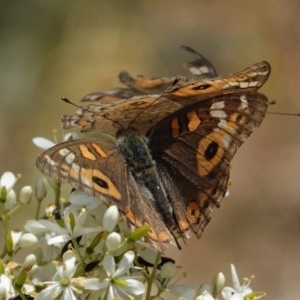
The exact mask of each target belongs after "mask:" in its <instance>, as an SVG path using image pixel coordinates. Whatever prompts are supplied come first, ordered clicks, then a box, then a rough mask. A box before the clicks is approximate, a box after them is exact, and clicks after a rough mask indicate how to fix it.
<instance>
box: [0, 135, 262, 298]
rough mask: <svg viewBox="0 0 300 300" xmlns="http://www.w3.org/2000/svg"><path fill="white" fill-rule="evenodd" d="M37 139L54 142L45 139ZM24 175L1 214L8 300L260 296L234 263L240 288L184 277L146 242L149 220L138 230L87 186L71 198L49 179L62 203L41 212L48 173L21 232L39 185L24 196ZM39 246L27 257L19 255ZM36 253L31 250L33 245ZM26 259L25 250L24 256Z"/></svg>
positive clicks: (5, 192) (5, 181) (0, 263)
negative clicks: (17, 219) (16, 222)
mask: <svg viewBox="0 0 300 300" xmlns="http://www.w3.org/2000/svg"><path fill="white" fill-rule="evenodd" d="M35 143H36V144H40V143H42V144H43V143H44V144H45V145H46V144H47V145H46V146H45V147H48V146H49V145H51V142H49V141H48V142H47V141H46V140H45V139H42V138H38V140H37V139H36V140H35ZM16 181H17V177H16V176H15V175H14V174H12V173H11V172H6V173H4V174H3V176H2V177H1V180H0V205H1V206H0V214H1V221H2V223H3V228H4V236H3V237H0V240H3V241H4V246H3V250H2V253H1V258H0V299H7V300H8V299H15V300H16V299H37V300H41V299H42V300H47V299H49V300H53V299H63V300H76V299H84V300H85V299H86V300H94V299H147V300H149V299H165V298H166V297H167V298H168V299H182V300H183V299H186V300H195V299H197V300H200V299H202V300H212V299H217V297H218V296H219V295H221V296H222V297H223V299H225V300H239V299H245V300H246V299H247V300H250V299H259V298H261V297H263V296H264V293H262V292H253V291H252V290H251V289H250V287H249V284H250V282H251V280H246V281H244V284H243V285H240V283H239V280H238V276H237V274H236V271H235V268H234V266H233V265H232V266H231V273H232V282H233V284H232V287H225V277H224V275H223V274H222V273H219V274H217V275H216V276H215V278H214V279H213V282H212V284H211V285H208V284H202V285H200V284H190V285H180V284H179V280H180V279H181V278H182V276H184V275H182V274H181V273H180V272H179V269H178V268H177V267H176V265H175V262H174V261H173V260H172V259H170V258H166V257H162V256H161V254H160V253H157V252H155V251H154V250H152V249H151V248H149V247H147V245H146V244H144V243H143V242H142V241H141V240H142V238H143V237H144V236H145V235H146V234H147V233H148V231H149V227H148V226H145V227H142V228H138V229H136V230H135V231H134V232H131V231H130V230H129V229H128V227H127V225H126V222H124V219H123V218H122V216H119V211H118V209H117V207H116V206H110V207H109V206H108V205H107V204H106V203H104V202H102V201H101V200H100V199H98V198H94V197H90V196H88V195H86V194H85V193H83V192H81V191H75V192H73V193H71V196H70V197H69V199H68V201H67V200H65V199H63V198H61V197H60V192H61V191H60V184H59V183H58V182H57V181H55V180H49V181H48V183H49V185H50V186H51V188H52V189H53V190H54V192H55V193H54V194H55V198H54V201H53V202H54V203H53V204H49V205H47V206H46V209H45V211H41V203H42V202H43V201H45V198H46V196H47V189H48V188H47V183H46V181H45V180H44V179H42V178H40V179H38V180H37V181H36V185H35V198H36V202H37V210H36V212H33V215H32V216H31V214H30V213H28V215H29V216H30V217H31V218H34V219H31V220H28V221H27V222H26V224H25V225H24V229H23V230H21V231H13V230H12V229H11V228H10V226H11V223H10V220H11V219H12V218H13V213H14V212H15V211H16V209H19V208H21V209H22V207H23V208H24V209H26V207H25V205H26V204H28V203H29V201H30V199H31V198H32V194H33V190H32V188H31V187H24V188H22V189H21V192H20V195H19V200H17V197H16V193H15V192H13V187H14V184H15V183H16ZM24 248H30V249H32V254H30V255H28V256H27V257H26V258H25V260H24V262H23V263H19V262H17V261H15V260H16V254H17V253H18V254H19V252H21V251H22V250H23V249H24ZM27 251H28V250H27ZM18 257H20V256H18Z"/></svg>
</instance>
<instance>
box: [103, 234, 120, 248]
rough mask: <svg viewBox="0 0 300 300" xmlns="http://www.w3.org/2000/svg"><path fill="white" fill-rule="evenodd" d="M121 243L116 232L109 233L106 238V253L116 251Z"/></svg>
mask: <svg viewBox="0 0 300 300" xmlns="http://www.w3.org/2000/svg"><path fill="white" fill-rule="evenodd" d="M121 243H122V238H121V235H120V234H118V233H117V232H111V233H110V234H109V235H108V237H107V238H106V248H107V249H108V251H114V250H116V249H117V248H118V247H119V246H120V245H121Z"/></svg>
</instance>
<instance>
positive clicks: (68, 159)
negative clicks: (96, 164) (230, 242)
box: [65, 152, 75, 165]
mask: <svg viewBox="0 0 300 300" xmlns="http://www.w3.org/2000/svg"><path fill="white" fill-rule="evenodd" d="M74 159H75V154H74V153H72V152H70V153H69V154H68V155H67V156H66V157H65V160H66V162H67V164H68V165H70V164H72V162H73V161H74Z"/></svg>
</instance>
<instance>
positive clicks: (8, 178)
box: [0, 172, 18, 194]
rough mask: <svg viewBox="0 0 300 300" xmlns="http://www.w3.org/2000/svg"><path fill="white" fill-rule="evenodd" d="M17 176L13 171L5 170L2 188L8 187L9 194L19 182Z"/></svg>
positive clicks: (0, 185) (1, 180)
mask: <svg viewBox="0 0 300 300" xmlns="http://www.w3.org/2000/svg"><path fill="white" fill-rule="evenodd" d="M17 179H18V178H17V177H16V176H15V175H14V174H13V173H12V172H4V173H3V175H2V176H1V179H0V189H1V188H2V187H4V186H5V187H6V191H7V194H8V193H9V191H10V190H11V189H12V188H13V187H14V185H15V183H16V182H17Z"/></svg>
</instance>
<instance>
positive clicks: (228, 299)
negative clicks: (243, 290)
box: [222, 287, 244, 300]
mask: <svg viewBox="0 0 300 300" xmlns="http://www.w3.org/2000/svg"><path fill="white" fill-rule="evenodd" d="M222 297H223V299H224V300H243V299H244V297H243V295H241V294H240V293H237V292H236V291H235V290H234V289H233V288H231V287H224V288H223V290H222Z"/></svg>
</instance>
